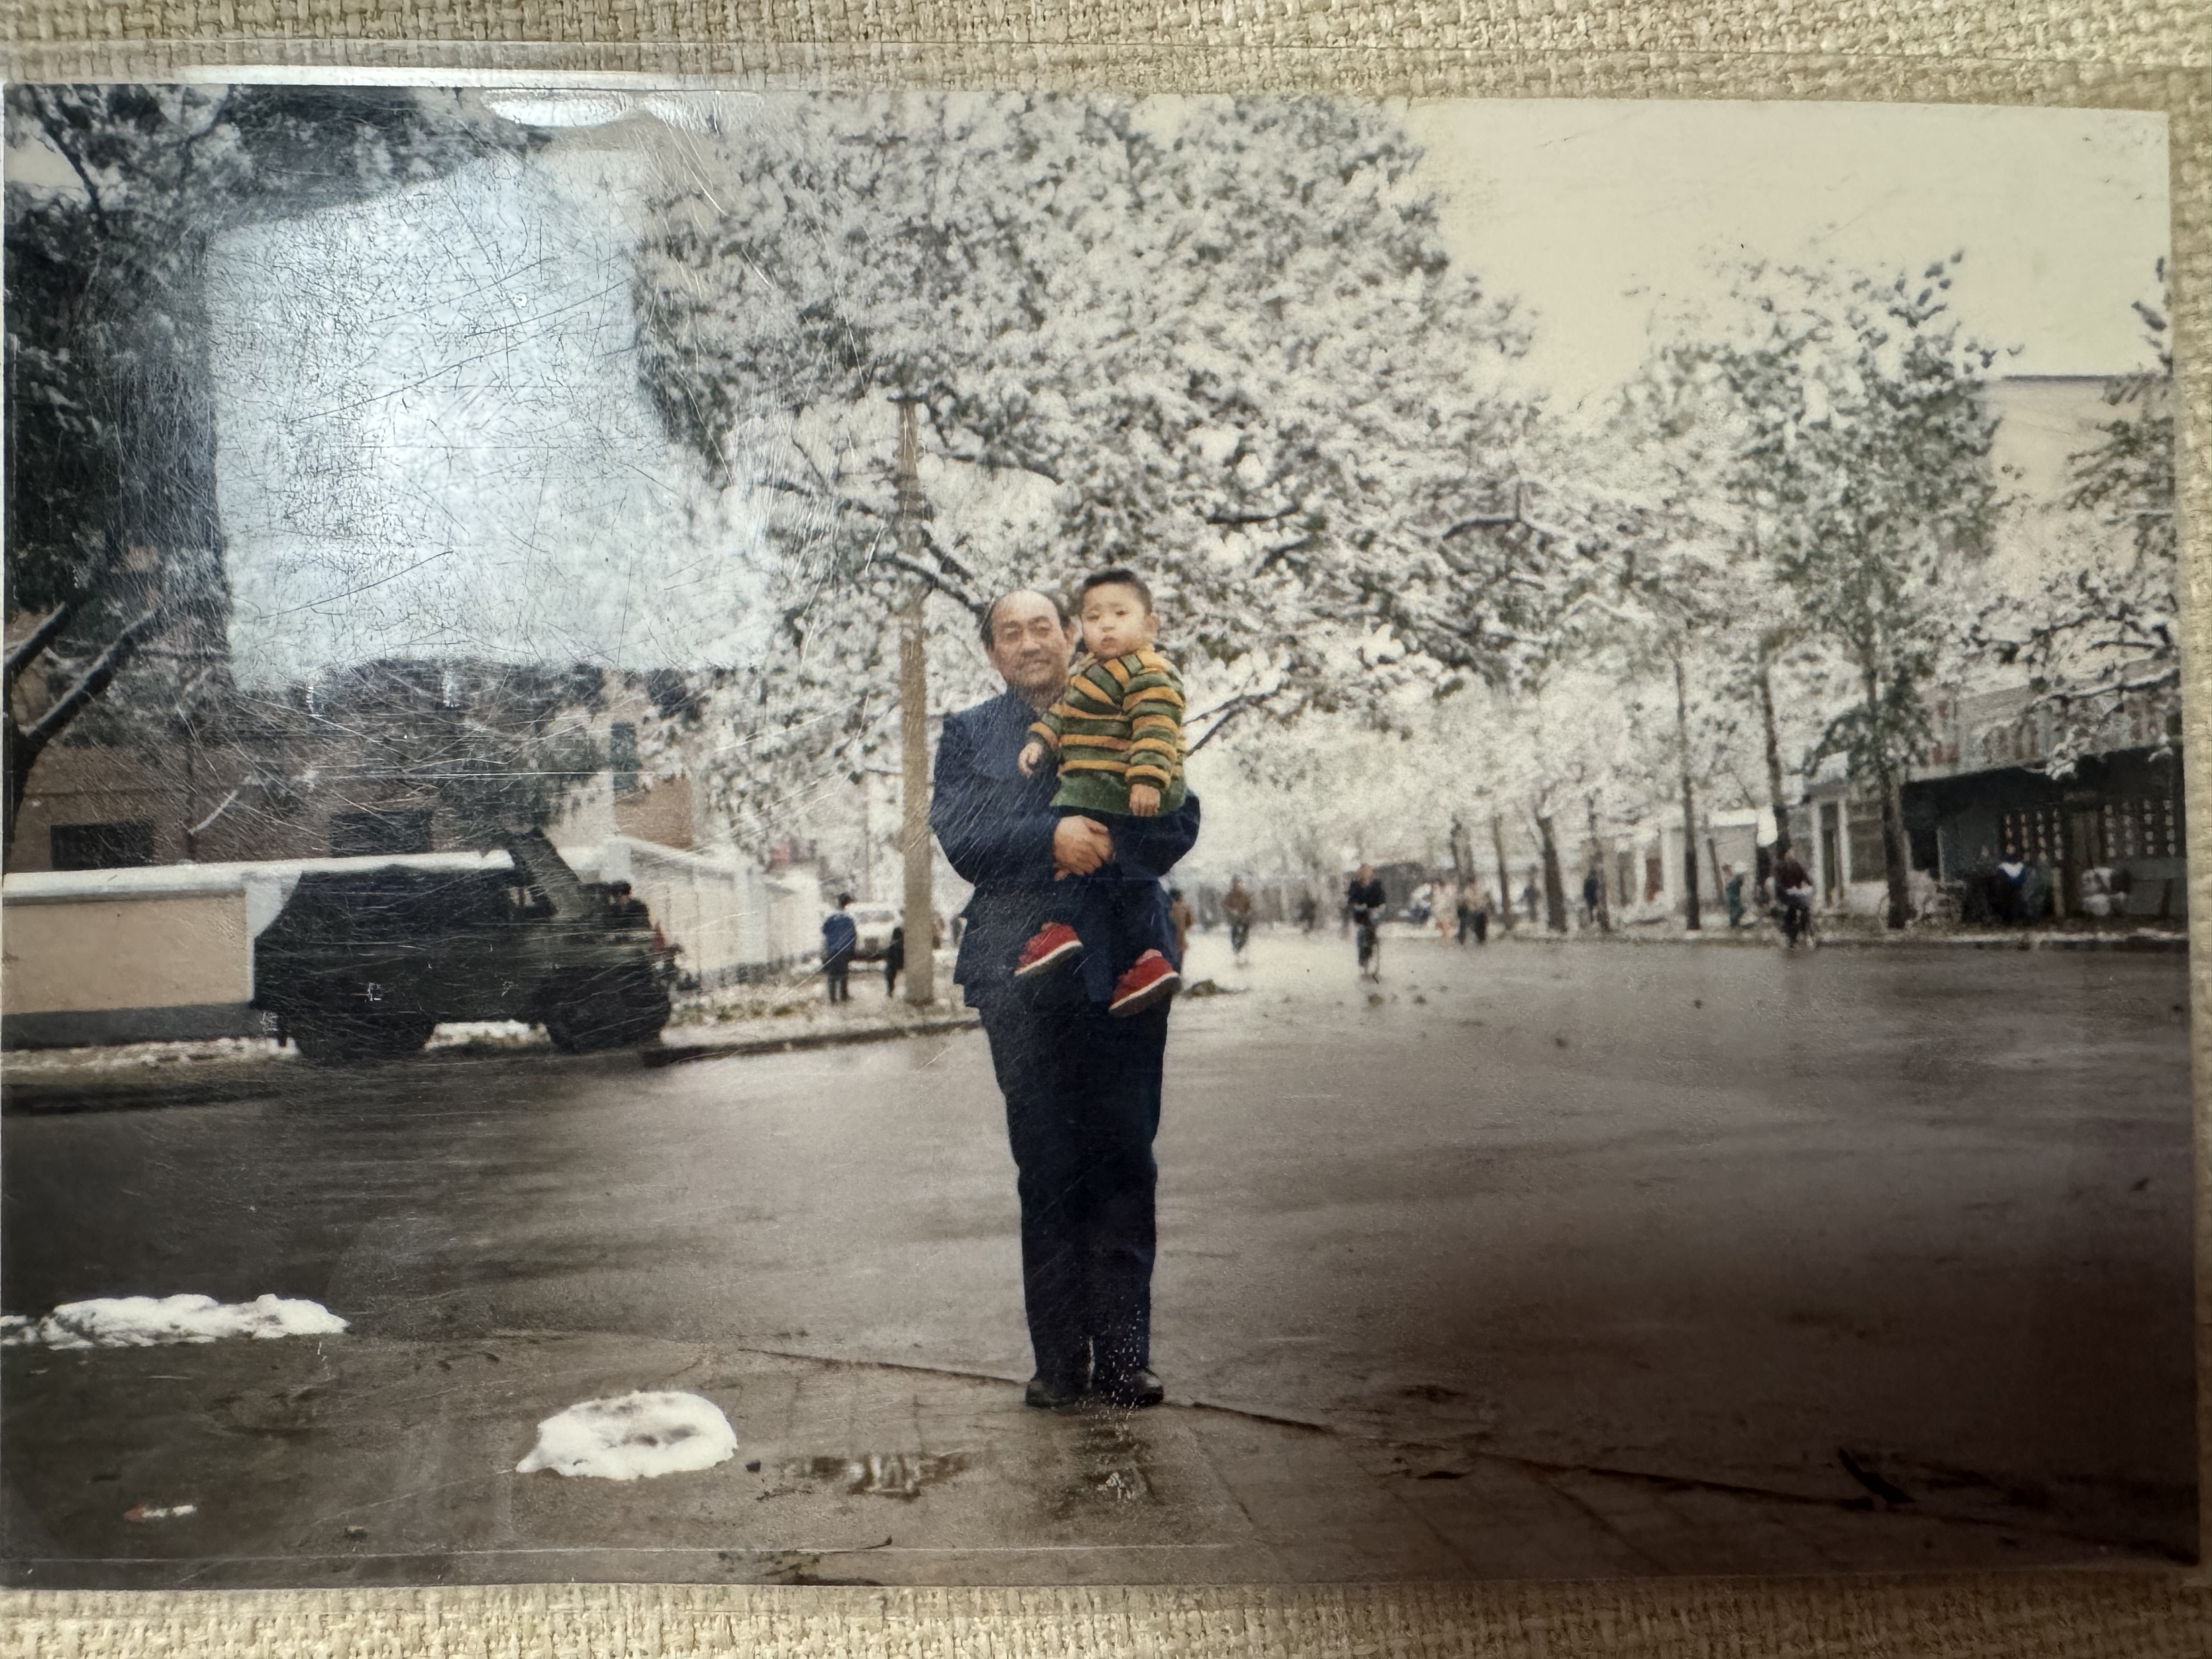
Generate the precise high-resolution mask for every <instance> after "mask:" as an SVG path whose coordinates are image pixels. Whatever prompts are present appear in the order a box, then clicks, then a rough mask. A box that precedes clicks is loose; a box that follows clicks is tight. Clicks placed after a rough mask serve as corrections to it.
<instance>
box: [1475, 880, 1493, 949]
mask: <svg viewBox="0 0 2212 1659" xmlns="http://www.w3.org/2000/svg"><path fill="white" fill-rule="evenodd" d="M1490 908H1491V904H1490V890H1489V889H1488V888H1487V887H1485V888H1483V889H1482V890H1480V891H1479V892H1477V893H1476V894H1475V896H1474V942H1475V943H1476V944H1477V945H1487V944H1489V943H1490Z"/></svg>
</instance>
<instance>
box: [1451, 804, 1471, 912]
mask: <svg viewBox="0 0 2212 1659" xmlns="http://www.w3.org/2000/svg"><path fill="white" fill-rule="evenodd" d="M1451 855H1452V879H1453V880H1454V881H1456V882H1457V883H1458V884H1459V888H1460V891H1461V892H1462V893H1465V894H1466V895H1467V896H1468V898H1470V899H1472V898H1473V897H1474V892H1473V888H1474V842H1471V841H1469V840H1468V834H1467V825H1466V824H1465V823H1462V822H1461V821H1460V820H1459V819H1458V818H1454V819H1453V820H1452V823H1451Z"/></svg>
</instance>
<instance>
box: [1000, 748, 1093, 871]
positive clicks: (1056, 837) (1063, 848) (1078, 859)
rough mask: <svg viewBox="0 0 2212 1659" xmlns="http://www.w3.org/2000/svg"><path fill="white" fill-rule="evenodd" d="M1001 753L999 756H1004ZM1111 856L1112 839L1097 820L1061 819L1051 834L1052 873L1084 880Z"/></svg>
mask: <svg viewBox="0 0 2212 1659" xmlns="http://www.w3.org/2000/svg"><path fill="white" fill-rule="evenodd" d="M1005 752H1006V751H1005V750H1000V753H1001V754H1004V753H1005ZM1113 856H1114V837H1113V835H1112V833H1111V832H1110V831H1109V830H1108V829H1107V828H1106V826H1105V825H1104V824H1103V823H1099V822H1098V820H1097V819H1096V818H1062V819H1061V820H1060V823H1058V824H1057V825H1056V826H1055V827H1054V829H1053V832H1052V872H1053V875H1054V878H1055V879H1056V878H1059V877H1061V876H1087V875H1089V874H1090V873H1091V872H1092V871H1093V870H1096V869H1097V867H1098V866H1100V865H1102V864H1103V863H1105V862H1106V861H1107V860H1109V859H1110V858H1112V857H1113Z"/></svg>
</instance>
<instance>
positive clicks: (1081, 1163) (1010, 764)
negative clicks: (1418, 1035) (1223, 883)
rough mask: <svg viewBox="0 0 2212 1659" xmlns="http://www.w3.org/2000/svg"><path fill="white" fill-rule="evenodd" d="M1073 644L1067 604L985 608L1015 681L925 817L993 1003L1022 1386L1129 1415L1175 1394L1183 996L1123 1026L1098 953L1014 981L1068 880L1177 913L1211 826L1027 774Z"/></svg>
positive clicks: (950, 767)
mask: <svg viewBox="0 0 2212 1659" xmlns="http://www.w3.org/2000/svg"><path fill="white" fill-rule="evenodd" d="M1074 645H1075V640H1074V635H1073V630H1072V629H1070V627H1069V625H1068V618H1067V612H1066V610H1065V609H1064V608H1063V607H1062V606H1061V605H1060V603H1059V601H1057V600H1055V599H1049V598H1048V597H1046V596H1045V595H1044V594H1042V593H1034V592H1013V593H1008V594H1006V595H1005V596H1003V597H1002V598H1000V599H998V600H997V601H996V602H995V603H994V604H993V605H992V606H991V608H990V609H989V610H988V611H987V612H985V614H984V617H983V648H984V651H985V653H987V655H988V656H989V658H990V659H991V665H992V666H993V667H994V668H995V669H997V670H998V671H999V675H1000V678H1002V679H1003V680H1005V681H1006V691H1005V692H1004V693H1003V694H1002V695H1000V696H996V697H994V698H993V699H991V701H989V702H985V703H981V704H979V705H977V706H976V707H975V708H969V709H966V710H963V712H961V713H959V714H948V715H947V716H946V717H945V733H944V738H943V739H942V741H941V742H940V744H939V748H938V751H937V783H936V790H935V794H934V797H933V800H932V803H931V808H930V824H931V827H932V828H933V829H935V830H936V832H937V839H938V841H939V844H941V845H942V846H943V847H944V848H945V857H946V858H947V859H949V860H951V864H952V867H953V868H954V869H955V870H957V871H958V872H960V874H961V875H962V876H963V877H964V878H966V879H967V880H969V881H970V882H972V883H974V884H975V896H974V897H973V898H972V899H970V900H969V904H968V908H967V909H966V911H965V912H964V913H963V914H964V915H965V917H966V921H967V926H966V928H965V931H964V932H963V933H962V935H961V939H960V954H959V957H958V960H957V963H956V964H955V966H954V968H953V971H952V977H953V979H954V981H956V982H957V984H958V985H959V986H960V987H961V988H962V990H963V992H964V993H965V994H966V998H967V1001H968V1004H969V1006H970V1007H973V1008H975V1009H976V1010H977V1011H978V1012H980V1013H981V1015H982V1018H983V1029H984V1031H985V1033H986V1034H987V1036H988V1037H989V1039H990V1043H991V1064H992V1066H993V1068H994V1070H995V1071H996V1073H997V1074H998V1081H999V1091H1000V1093H1001V1094H1002V1095H1004V1096H1005V1097H1006V1132H1007V1135H1008V1138H1009V1139H1011V1140H1012V1145H1013V1153H1014V1165H1015V1169H1016V1170H1017V1172H1018V1182H1017V1185H1018V1191H1019V1193H1020V1194H1021V1202H1022V1297H1023V1304H1024V1308H1025V1310H1026V1311H1027V1313H1028V1316H1029V1327H1030V1346H1031V1348H1032V1349H1033V1350H1034V1351H1035V1353H1036V1376H1032V1377H1031V1378H1030V1383H1029V1388H1028V1390H1027V1393H1026V1395H1025V1396H1024V1397H1025V1399H1026V1400H1027V1401H1028V1403H1029V1404H1030V1405H1032V1406H1036V1407H1040V1408H1042V1409H1047V1410H1054V1409H1060V1408H1065V1407H1074V1406H1079V1405H1081V1404H1083V1403H1084V1402H1085V1401H1091V1400H1096V1401H1103V1402H1104V1403H1107V1404H1109V1405H1115V1406H1120V1407H1145V1406H1154V1405H1158V1403H1159V1401H1160V1398H1161V1388H1160V1380H1159V1378H1158V1377H1157V1376H1154V1375H1153V1374H1152V1352H1151V1348H1152V1249H1153V1243H1152V1241H1153V1221H1152V1191H1153V1185H1154V1179H1155V1165H1154V1164H1153V1162H1152V1137H1153V1135H1154V1133H1156V1132H1157V1131H1158V1127H1159V1121H1160V1064H1161V1057H1162V1054H1163V1052H1164V1049H1165V1048H1166V1044H1167V1035H1168V1010H1169V1005H1166V1004H1163V1005H1162V1006H1158V1007H1157V1008H1154V1009H1152V1010H1151V1011H1149V1012H1146V1013H1142V1014H1139V1015H1137V1016H1136V1017H1134V1018H1127V1019H1115V1018H1111V1017H1110V1016H1109V1014H1108V1013H1107V1012H1106V1003H1107V996H1108V993H1109V991H1110V990H1111V988H1112V983H1113V966H1112V963H1109V962H1106V961H1103V960H1098V959H1096V958H1095V957H1094V958H1088V959H1085V960H1083V961H1082V962H1080V963H1079V968H1078V971H1077V972H1076V973H1073V974H1063V975H1059V976H1058V981H1059V983H1058V984H1056V985H1054V986H1051V987H1048V988H1047V989H1046V990H1045V991H1043V992H1036V991H1032V990H1031V989H1030V988H1029V987H1028V986H1027V985H1026V984H1025V983H1018V982H1017V981H1016V980H1015V979H1014V976H1013V970H1014V962H1015V958H1016V957H1017V956H1018V954H1019V952H1020V951H1021V948H1022V944H1023V942H1024V940H1025V939H1028V938H1029V937H1030V934H1031V933H1035V932H1036V929H1037V927H1038V926H1039V924H1040V923H1041V922H1042V921H1043V919H1044V918H1045V915H1046V913H1047V901H1048V896H1049V895H1050V893H1051V890H1052V884H1053V880H1054V877H1055V875H1058V874H1061V873H1066V874H1070V875H1091V874H1092V873H1094V872H1106V873H1108V874H1109V875H1113V876H1116V877H1118V878H1120V879H1121V880H1124V881H1127V882H1132V883H1138V884H1149V885H1150V886H1151V888H1152V891H1153V892H1154V894H1155V895H1156V896H1157V898H1158V903H1159V905H1160V906H1161V908H1162V913H1163V915H1164V914H1165V910H1166V906H1167V896H1166V894H1165V893H1164V892H1162V891H1161V890H1160V878H1161V876H1163V875H1164V874H1165V873H1166V872H1167V871H1168V870H1169V869H1170V867H1171V866H1173V865H1174V864H1175V862H1176V860H1178V859H1180V858H1181V857H1182V855H1183V854H1185V853H1187V852H1188V851H1189V850H1190V848H1191V844H1192V843H1193V842H1194V841H1196V840H1197V838H1198V814H1199V808H1198V797H1197V796H1195V795H1192V796H1190V797H1189V798H1188V799H1187V800H1186V801H1185V802H1184V804H1183V805H1182V807H1181V808H1179V809H1178V810H1176V811H1173V812H1168V813H1163V814H1161V815H1160V816H1159V817H1154V818H1127V819H1123V820H1120V821H1118V822H1117V823H1116V826H1115V829H1114V830H1112V831H1110V832H1109V830H1108V829H1107V828H1106V826H1105V825H1104V824H1103V823H1099V822H1097V820H1096V819H1091V818H1085V817H1060V816H1058V815H1057V814H1055V813H1054V811H1053V809H1052V798H1053V792H1054V788H1055V787H1057V784H1056V781H1055V780H1054V777H1053V775H1051V773H1050V772H1049V771H1042V772H1041V773H1040V774H1039V775H1037V776H1036V777H1033V778H1026V777H1024V776H1023V775H1022V772H1021V768H1020V766H1019V765H1018V759H1019V757H1020V754H1021V750H1022V745H1023V744H1024V742H1026V741H1027V736H1028V731H1029V725H1030V721H1031V720H1034V719H1036V715H1037V714H1038V713H1039V712H1041V711H1042V710H1043V709H1045V708H1049V707H1050V706H1051V704H1052V702H1053V701H1054V699H1055V698H1057V697H1058V696H1060V692H1061V690H1062V689H1063V688H1064V687H1065V686H1066V681H1067V669H1068V663H1069V660H1070V658H1071V657H1072V655H1073V650H1074ZM1177 966H1181V964H1180V963H1178V964H1177ZM1045 998H1050V999H1053V1000H1052V1001H1050V1002H1049V1003H1047V1002H1045V1001H1044V1000H1043V999H1045Z"/></svg>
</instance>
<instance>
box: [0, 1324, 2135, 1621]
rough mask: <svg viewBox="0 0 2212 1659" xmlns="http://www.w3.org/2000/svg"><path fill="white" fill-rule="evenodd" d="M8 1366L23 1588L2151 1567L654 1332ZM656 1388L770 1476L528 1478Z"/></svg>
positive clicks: (1764, 1497) (1650, 1483)
mask: <svg viewBox="0 0 2212 1659" xmlns="http://www.w3.org/2000/svg"><path fill="white" fill-rule="evenodd" d="M0 1359H4V1370H5V1387H6V1392H7V1397H8V1400H9V1418H10V1423H9V1432H10V1435H11V1437H13V1438H14V1440H15V1443H16V1444H18V1445H21V1444H37V1445H39V1446H40V1448H41V1450H40V1456H39V1457H38V1458H37V1459H35V1460H26V1461H21V1462H19V1463H18V1465H17V1467H16V1469H15V1476H14V1479H13V1480H11V1481H10V1484H9V1492H8V1493H7V1501H8V1505H9V1512H8V1515H7V1518H6V1528H5V1535H6V1546H5V1554H6V1557H7V1558H8V1559H7V1567H6V1573H7V1577H8V1580H9V1583H13V1584H14V1585H15V1586H17V1587H20V1588H40V1587H46V1588H55V1589H67V1588H83V1587H127V1588H139V1589H157V1588H173V1587H184V1586H190V1587H193V1588H219V1587H226V1586H227V1587H240V1586H248V1585H269V1586H290V1587H300V1586H313V1585H344V1584H391V1583H505V1582H523V1581H532V1580H535V1581H546V1580H553V1581H560V1580H574V1581H588V1580H611V1579H643V1580H652V1581H659V1582H746V1583H793V1584H796V1583H861V1584H869V1583H887V1584H931V1583H991V1584H1024V1583H1139V1582H1144V1583H1255V1582H1284V1581H1291V1580H1297V1581H1305V1582H1316V1581H1320V1582H1329V1581H1348V1580H1376V1579H1382V1578H1396V1579H1448V1578H1463V1577H1470V1576H1473V1577H1618V1576H1628V1575H1639V1574H1648V1573H1652V1572H1681V1573H1711V1572H1723V1571H1725V1572H1734V1573H1742V1572H1771V1573H1813V1572H1823V1571H1833V1570H1835V1569H1836V1567H1837V1566H1838V1565H1839V1564H1847V1565H1849V1566H1850V1568H1851V1569H1852V1570H1854V1571H1892V1570H1904V1569H1910V1568H1913V1567H1916V1566H1917V1565H1920V1564H1922V1563H1923V1562H1924V1561H1927V1560H1929V1559H1941V1560H1942V1562H1943V1564H1944V1565H1945V1566H1946V1567H1947V1568H1949V1569H1950V1570H1953V1571H1965V1570H1974V1569H1979V1570H1989V1569H1996V1568H2025V1567H2034V1566H2039V1565H2061V1564H2068V1565H2081V1563H2082V1562H2083V1561H2084V1559H2085V1558H2086V1559H2089V1560H2092V1561H2095V1560H2099V1559H2102V1560H2106V1561H2109V1562H2111V1563H2112V1564H2114V1565H2136V1566H2140V1565H2141V1564H2142V1561H2143V1560H2144V1559H2146V1558H2145V1556H2144V1555H2143V1554H2141V1553H2131V1552H2129V1551H2126V1550H2120V1549H2112V1548H2109V1547H2097V1546H2092V1545H2088V1544H2085V1543H2083V1542H2081V1541H2076V1540H2072V1539H2069V1538H2066V1537H2063V1536H2061V1535H2059V1534H2056V1533H2047V1532H2043V1531H2040V1530H2038V1529H2035V1528H2023V1527H2021V1526H2020V1525H2019V1524H2017V1522H2016V1519H1999V1518H1998V1517H1996V1516H1977V1515H1975V1514H1974V1513H1973V1512H1972V1510H1971V1509H1969V1508H1962V1507H1960V1506H1957V1505H1955V1504H1954V1505H1952V1506H1950V1507H1948V1509H1946V1510H1942V1511H1941V1512H1938V1513H1932V1514H1931V1513H1929V1512H1927V1508H1926V1506H1925V1504H1923V1505H1920V1506H1916V1504H1914V1503H1913V1502H1912V1501H1911V1498H1908V1497H1905V1495H1904V1494H1901V1493H1900V1494H1895V1495H1894V1496H1893V1497H1887V1498H1886V1497H1883V1496H1878V1495H1876V1493H1875V1492H1874V1491H1872V1490H1869V1489H1868V1488H1867V1487H1866V1486H1865V1485H1864V1483H1863V1478H1860V1477H1855V1476H1854V1475H1853V1474H1851V1473H1850V1472H1849V1471H1848V1470H1846V1469H1844V1468H1840V1467H1839V1468H1837V1469H1836V1470H1835V1471H1833V1478H1832V1480H1830V1481H1829V1482H1827V1483H1826V1486H1820V1487H1818V1488H1817V1489H1808V1490H1805V1491H1800V1492H1765V1491H1759V1490H1753V1489H1747V1488H1744V1487H1740V1486H1728V1485H1723V1484H1719V1483H1706V1482H1699V1481H1695V1480H1671V1479H1663V1478H1658V1477H1655V1476H1651V1475H1646V1474H1638V1473H1637V1472H1635V1471H1634V1470H1633V1469H1631V1468H1567V1467H1554V1466H1551V1465H1547V1464H1541V1463H1537V1462H1530V1461H1528V1460H1525V1459H1519V1458H1513V1457H1505V1456H1498V1455H1490V1454H1486V1452H1484V1451H1483V1450H1482V1449H1481V1448H1480V1446H1479V1445H1475V1444H1471V1443H1401V1442H1395V1441H1392V1440H1389V1439H1386V1438H1381V1437H1376V1436H1374V1435H1372V1434H1371V1433H1363V1432H1359V1431H1358V1430H1357V1429H1356V1427H1354V1426H1352V1425H1337V1424H1331V1423H1328V1422H1324V1421H1316V1420H1310V1419H1298V1418H1296V1417H1293V1416H1291V1415H1287V1414H1283V1413H1272V1412H1270V1411H1269V1410H1268V1409H1267V1406H1266V1405H1265V1403H1264V1402H1248V1401H1201V1400H1192V1399H1187V1398H1181V1397H1178V1396H1177V1395H1176V1392H1175V1387H1174V1379H1173V1378H1170V1379H1169V1384H1170V1402H1169V1403H1168V1404H1167V1405H1166V1406H1164V1407H1161V1408H1158V1409H1157V1410H1154V1411H1152V1412H1146V1413H1120V1412H1110V1411H1103V1410H1102V1411H1095V1412H1083V1413H1073V1414H1069V1415H1055V1414H1050V1413H1041V1412H1036V1411H1032V1410H1029V1409H1027V1408H1025V1407H1024V1406H1023V1405H1022V1404H1021V1403H1020V1401H1021V1390H1020V1385H1019V1382H1018V1379H1016V1378H1013V1377H1010V1376H1006V1377H1001V1376H981V1375H977V1374H975V1373H971V1372H963V1371H956V1370H936V1369H932V1368H930V1367H928V1366H927V1365H922V1364H897V1363H891V1362H866V1361H852V1360H836V1359H829V1358H820V1357H814V1356H809V1355H807V1354H805V1353H804V1352H797V1351H791V1352H785V1351H774V1350H769V1349H763V1348H752V1347H731V1346H714V1345H711V1344H697V1343H684V1342H678V1341H670V1340H658V1339H653V1338H650V1337H644V1336H640V1335H635V1334H559V1333H548V1332H532V1331H512V1330H495V1331H493V1332H491V1333H490V1334H489V1336H488V1337H487V1338H484V1339H483V1340H467V1341H455V1342H452V1343H445V1344H441V1343H435V1342H408V1341H399V1340H385V1339H379V1338H375V1337H356V1336H347V1337H337V1338H325V1339H316V1340H304V1339H302V1340H280V1341H236V1342H227V1343H217V1344H214V1345H210V1346H201V1347H189V1348H155V1349H129V1350H109V1351H98V1352H89V1353H70V1352H49V1351H46V1350H44V1349H38V1348H16V1349H12V1350H9V1352H7V1353H6V1354H5V1355H4V1356H0ZM633 1389H678V1390H684V1391H687V1392H690V1393H695V1394H698V1395H702V1396H704V1397H705V1398H707V1399H708V1400H710V1401H713V1402H714V1404H715V1405H716V1406H717V1407H720V1409H721V1410H722V1411H723V1412H724V1413H725V1414H726V1416H727V1418H728V1419H729V1421H730V1423H731V1425H732V1427H733V1428H734V1430H735V1431H736V1434H737V1438H738V1449H737V1453H736V1455H735V1456H734V1457H733V1458H732V1459H731V1460H730V1461H728V1462H724V1463H722V1464H720V1465H719V1466H717V1467H716V1468H711V1469H708V1470H705V1471H702V1472H699V1473H695V1474H674V1475H667V1476H664V1477H661V1478H659V1479H656V1480H636V1481H632V1482H626V1483H617V1482H613V1481H608V1480H592V1479H581V1478H578V1479H572V1478H567V1477H563V1476H562V1475H559V1474H552V1473H537V1474H528V1475H523V1474H516V1473H515V1472H514V1469H515V1465H516V1463H517V1462H519V1461H520V1459H521V1458H522V1457H523V1456H524V1455H525V1454H526V1453H527V1452H528V1451H529V1450H530V1449H531V1447H532V1443H533V1442H534V1440H535V1437H536V1425H537V1424H538V1422H539V1421H540V1420H541V1419H544V1418H546V1417H549V1416H551V1415H552V1414H553V1413H556V1412H558V1411H561V1410H563V1409H565V1408H566V1407H569V1406H571V1405H574V1404H575V1403H577V1402H579V1401H583V1400H586V1399H595V1398H604V1397H607V1396H611V1395H623V1394H625V1393H628V1392H629V1391H631V1390H633ZM88 1491H89V1492H92V1493H94V1494H96V1495H97V1496H96V1498H95V1501H94V1502H91V1503H87V1502H86V1501H85V1497H84V1495H85V1493H86V1492H88ZM1897 1498H1905V1501H1902V1502H1899V1501H1897ZM187 1506H189V1507H187Z"/></svg>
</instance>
